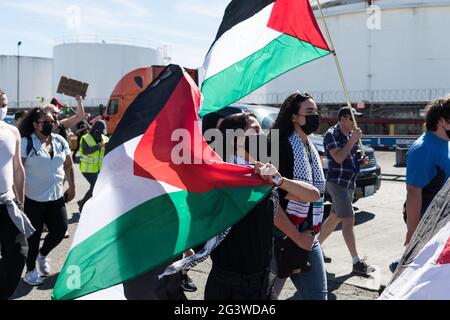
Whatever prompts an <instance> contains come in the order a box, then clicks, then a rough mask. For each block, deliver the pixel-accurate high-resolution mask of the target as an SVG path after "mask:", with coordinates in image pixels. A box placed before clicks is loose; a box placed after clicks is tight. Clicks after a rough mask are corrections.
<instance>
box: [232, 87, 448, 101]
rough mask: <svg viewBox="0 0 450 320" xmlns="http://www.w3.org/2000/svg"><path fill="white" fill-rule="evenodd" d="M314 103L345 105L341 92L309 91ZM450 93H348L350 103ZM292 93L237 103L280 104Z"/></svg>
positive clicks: (421, 98)
mask: <svg viewBox="0 0 450 320" xmlns="http://www.w3.org/2000/svg"><path fill="white" fill-rule="evenodd" d="M309 93H310V94H311V95H312V96H313V97H314V100H315V101H316V103H319V104H327V103H330V104H334V103H336V104H340V103H346V102H345V97H344V94H343V92H342V91H311V92H309ZM449 93H450V88H447V89H445V88H438V89H393V90H373V91H371V90H364V91H350V92H349V95H350V100H351V102H352V103H358V102H366V103H427V102H429V101H431V100H433V99H436V98H439V97H442V96H445V95H447V94H449ZM290 94H292V92H280V93H259V94H255V93H253V94H249V95H248V96H246V97H244V98H242V99H241V100H240V101H239V102H242V103H256V104H281V103H283V101H284V100H285V99H286V98H287V97H288V96H289V95H290Z"/></svg>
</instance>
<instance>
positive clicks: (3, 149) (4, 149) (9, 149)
mask: <svg viewBox="0 0 450 320" xmlns="http://www.w3.org/2000/svg"><path fill="white" fill-rule="evenodd" d="M15 153H16V136H15V135H14V133H13V132H12V131H11V129H10V128H8V124H6V123H5V122H3V121H0V193H5V192H8V191H10V190H11V189H12V187H13V183H14V179H13V158H14V154H15Z"/></svg>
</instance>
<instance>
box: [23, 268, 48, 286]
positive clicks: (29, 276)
mask: <svg viewBox="0 0 450 320" xmlns="http://www.w3.org/2000/svg"><path fill="white" fill-rule="evenodd" d="M23 281H25V282H26V283H28V284H29V285H30V286H38V285H40V284H43V283H44V279H42V278H41V276H40V275H39V273H38V272H37V271H36V270H33V271H28V272H27V273H25V277H24V278H23Z"/></svg>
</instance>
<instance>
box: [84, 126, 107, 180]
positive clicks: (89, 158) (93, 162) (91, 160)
mask: <svg viewBox="0 0 450 320" xmlns="http://www.w3.org/2000/svg"><path fill="white" fill-rule="evenodd" d="M83 141H86V144H87V145H88V146H89V147H93V146H95V145H97V142H96V141H95V139H94V137H92V135H91V134H90V133H88V134H85V135H84V136H82V137H81V140H80V151H79V152H80V171H81V172H85V173H98V172H99V171H100V169H101V168H102V164H103V157H104V156H105V147H104V146H103V147H102V148H100V149H99V150H97V151H95V152H94V153H91V154H85V153H84V150H83ZM102 141H103V143H104V144H106V143H108V141H109V138H108V137H107V136H105V135H102Z"/></svg>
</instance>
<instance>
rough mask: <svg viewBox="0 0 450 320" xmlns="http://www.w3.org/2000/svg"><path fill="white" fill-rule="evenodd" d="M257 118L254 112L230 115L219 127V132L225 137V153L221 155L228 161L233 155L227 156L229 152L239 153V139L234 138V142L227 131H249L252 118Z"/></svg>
mask: <svg viewBox="0 0 450 320" xmlns="http://www.w3.org/2000/svg"><path fill="white" fill-rule="evenodd" d="M251 117H252V118H255V119H257V118H256V115H255V114H254V113H252V112H242V113H236V114H232V115H229V116H227V117H225V119H223V120H222V122H221V123H220V126H219V131H220V132H221V133H222V135H223V138H224V140H223V142H224V144H223V153H222V154H220V153H219V155H220V156H221V157H222V159H224V160H225V161H226V159H228V157H229V156H231V154H226V152H227V151H228V150H230V151H231V150H233V151H232V154H236V152H237V137H236V136H233V140H231V139H230V137H228V136H227V130H234V131H236V130H239V129H241V130H244V131H245V130H247V128H248V126H249V124H250V118H251Z"/></svg>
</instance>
